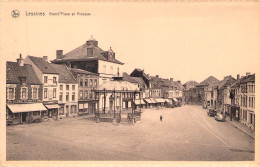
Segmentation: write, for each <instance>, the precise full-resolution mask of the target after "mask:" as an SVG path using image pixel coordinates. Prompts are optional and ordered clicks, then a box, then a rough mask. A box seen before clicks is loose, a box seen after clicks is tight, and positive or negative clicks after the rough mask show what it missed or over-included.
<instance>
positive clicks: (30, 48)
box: [1, 2, 260, 83]
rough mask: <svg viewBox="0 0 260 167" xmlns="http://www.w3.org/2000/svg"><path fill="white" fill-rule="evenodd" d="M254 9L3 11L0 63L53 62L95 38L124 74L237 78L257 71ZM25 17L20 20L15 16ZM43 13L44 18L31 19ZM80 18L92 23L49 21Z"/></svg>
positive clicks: (179, 5) (251, 5) (38, 7)
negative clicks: (34, 59) (113, 55)
mask: <svg viewBox="0 0 260 167" xmlns="http://www.w3.org/2000/svg"><path fill="white" fill-rule="evenodd" d="M258 8H259V4H258V3H257V2H210V3H208V2H164V3H160V2H155V3H148V2H141V3H140V2H139V3H133V2H131V3H130V2H120V3H115V2H113V3H94V2H90V3H83V2H81V3H79V2H78V3H69V2H67V3H58V2H55V3H44V2H41V3H30V4H29V3H24V2H16V3H12V2H3V3H2V9H3V10H2V11H1V12H2V16H3V17H2V20H1V21H2V23H3V24H2V28H3V29H2V40H1V43H2V44H1V49H2V55H3V57H2V59H4V60H5V61H16V58H18V56H19V54H20V53H21V54H22V55H23V57H26V56H27V55H32V56H38V57H42V56H48V59H49V60H53V59H55V58H56V50H63V52H64V53H67V52H69V51H71V50H73V49H75V48H76V47H78V46H80V45H82V44H84V43H85V42H86V41H87V40H88V39H89V38H90V37H91V35H93V37H94V38H95V39H96V40H98V42H99V47H100V48H102V49H103V50H108V49H109V47H112V49H113V50H114V52H115V53H116V59H118V60H119V61H121V62H123V63H125V64H124V67H123V71H125V72H127V73H131V72H132V71H133V70H134V69H135V68H140V69H144V71H145V73H148V74H150V75H152V76H155V75H159V76H160V77H162V78H173V79H174V80H181V81H182V83H185V82H187V81H189V80H195V81H197V82H201V81H203V80H204V79H206V78H207V77H209V76H215V77H216V78H217V79H219V80H222V79H223V77H224V76H227V75H232V76H233V77H235V78H236V75H237V74H240V75H241V76H243V75H245V74H246V72H251V73H255V72H257V69H258V67H259V53H260V52H259V20H258V17H259V13H258ZM13 9H17V10H19V11H20V16H19V17H18V18H12V17H11V11H12V10H13ZM26 12H27V13H28V12H44V13H45V16H26ZM49 12H76V13H77V12H83V13H91V15H90V16H50V15H49Z"/></svg>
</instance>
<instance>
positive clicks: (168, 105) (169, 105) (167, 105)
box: [165, 104, 175, 108]
mask: <svg viewBox="0 0 260 167" xmlns="http://www.w3.org/2000/svg"><path fill="white" fill-rule="evenodd" d="M165 106H166V108H174V107H175V106H174V105H173V104H166V105H165Z"/></svg>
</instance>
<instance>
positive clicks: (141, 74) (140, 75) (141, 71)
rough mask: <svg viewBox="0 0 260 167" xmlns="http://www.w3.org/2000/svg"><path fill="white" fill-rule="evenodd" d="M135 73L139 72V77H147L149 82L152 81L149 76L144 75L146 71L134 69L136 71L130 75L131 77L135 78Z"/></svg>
mask: <svg viewBox="0 0 260 167" xmlns="http://www.w3.org/2000/svg"><path fill="white" fill-rule="evenodd" d="M135 71H137V72H138V73H139V77H142V76H143V77H145V78H146V79H147V80H150V79H151V78H150V76H149V75H148V74H145V73H144V70H141V69H139V68H136V69H134V71H133V72H132V73H131V74H130V76H133V73H134V72H135Z"/></svg>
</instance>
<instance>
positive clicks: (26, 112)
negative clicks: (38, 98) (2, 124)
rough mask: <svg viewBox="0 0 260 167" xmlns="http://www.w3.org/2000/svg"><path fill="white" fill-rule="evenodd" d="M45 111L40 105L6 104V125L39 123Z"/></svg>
mask: <svg viewBox="0 0 260 167" xmlns="http://www.w3.org/2000/svg"><path fill="white" fill-rule="evenodd" d="M45 111H47V109H46V108H45V107H44V105H43V104H42V103H26V104H7V110H6V112H7V113H6V121H7V124H19V123H23V122H27V123H32V122H41V121H42V118H43V116H42V114H43V113H44V112H45Z"/></svg>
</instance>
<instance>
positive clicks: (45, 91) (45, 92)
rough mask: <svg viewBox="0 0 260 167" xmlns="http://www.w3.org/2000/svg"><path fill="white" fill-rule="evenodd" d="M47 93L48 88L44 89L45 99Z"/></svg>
mask: <svg viewBox="0 0 260 167" xmlns="http://www.w3.org/2000/svg"><path fill="white" fill-rule="evenodd" d="M47 92H48V88H44V91H43V95H44V98H47Z"/></svg>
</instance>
